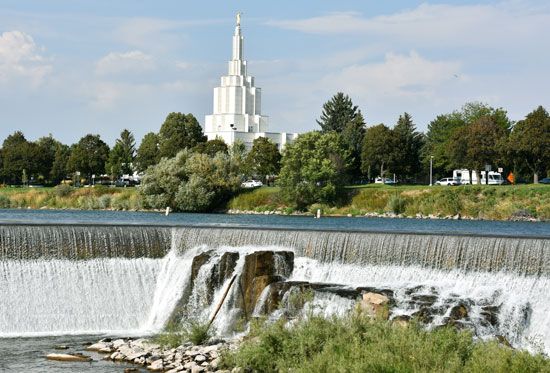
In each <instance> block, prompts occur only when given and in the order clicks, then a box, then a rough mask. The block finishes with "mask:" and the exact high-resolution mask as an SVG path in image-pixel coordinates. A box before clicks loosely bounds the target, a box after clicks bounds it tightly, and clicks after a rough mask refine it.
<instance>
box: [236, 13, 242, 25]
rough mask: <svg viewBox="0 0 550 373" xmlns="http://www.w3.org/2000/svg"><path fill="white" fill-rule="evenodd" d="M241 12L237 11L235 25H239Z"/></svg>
mask: <svg viewBox="0 0 550 373" xmlns="http://www.w3.org/2000/svg"><path fill="white" fill-rule="evenodd" d="M241 14H242V13H241V12H237V26H240V25H241Z"/></svg>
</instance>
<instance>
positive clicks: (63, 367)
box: [0, 335, 135, 373]
mask: <svg viewBox="0 0 550 373" xmlns="http://www.w3.org/2000/svg"><path fill="white" fill-rule="evenodd" d="M97 339H98V337H97V336H86V335H79V336H57V337H55V336H54V337H51V336H50V337H37V338H0V372H14V373H20V372H36V373H42V372H48V373H73V372H94V373H112V372H119V373H121V372H123V371H124V368H134V367H135V366H133V365H130V364H125V363H116V364H114V363H112V362H110V361H104V360H102V357H103V355H100V354H96V353H93V352H88V351H85V347H86V343H91V342H96V341H97ZM56 345H66V346H67V347H69V349H68V350H62V351H59V350H55V348H54V347H55V346H56ZM72 352H82V353H85V354H87V355H89V356H91V357H92V359H93V361H92V362H89V363H71V362H59V361H51V360H46V358H45V356H46V355H48V354H52V353H72Z"/></svg>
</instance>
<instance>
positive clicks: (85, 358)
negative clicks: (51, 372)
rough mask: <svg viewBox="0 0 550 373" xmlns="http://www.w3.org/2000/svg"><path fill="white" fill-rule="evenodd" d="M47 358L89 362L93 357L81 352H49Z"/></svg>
mask: <svg viewBox="0 0 550 373" xmlns="http://www.w3.org/2000/svg"><path fill="white" fill-rule="evenodd" d="M46 359H48V360H55V361H72V362H88V361H92V358H91V357H89V356H86V355H81V354H48V355H46Z"/></svg>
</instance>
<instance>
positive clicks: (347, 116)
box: [317, 92, 358, 133]
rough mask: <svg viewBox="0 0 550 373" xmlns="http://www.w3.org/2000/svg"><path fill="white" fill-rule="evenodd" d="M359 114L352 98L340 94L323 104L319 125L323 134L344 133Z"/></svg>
mask: <svg viewBox="0 0 550 373" xmlns="http://www.w3.org/2000/svg"><path fill="white" fill-rule="evenodd" d="M357 114H358V109H357V106H355V105H353V102H352V101H351V98H349V96H348V95H344V94H343V93H342V92H338V93H336V94H335V95H334V96H333V97H332V98H331V99H330V100H329V101H327V102H325V104H323V111H322V113H321V117H320V118H319V120H317V123H318V124H319V125H320V126H321V130H322V131H323V132H329V131H335V132H338V133H342V132H343V131H344V128H345V127H346V125H347V124H348V123H349V122H351V121H353V120H354V119H355V117H356V116H357Z"/></svg>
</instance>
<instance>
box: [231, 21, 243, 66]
mask: <svg viewBox="0 0 550 373" xmlns="http://www.w3.org/2000/svg"><path fill="white" fill-rule="evenodd" d="M241 14H242V13H241V12H239V13H237V16H236V22H237V25H236V26H235V34H234V35H233V56H232V58H231V59H232V60H233V61H241V60H242V59H243V37H242V35H241Z"/></svg>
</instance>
